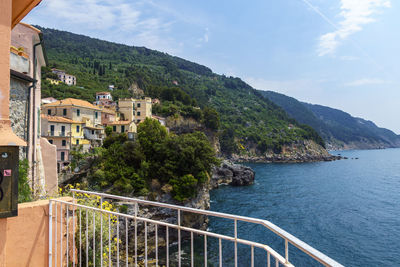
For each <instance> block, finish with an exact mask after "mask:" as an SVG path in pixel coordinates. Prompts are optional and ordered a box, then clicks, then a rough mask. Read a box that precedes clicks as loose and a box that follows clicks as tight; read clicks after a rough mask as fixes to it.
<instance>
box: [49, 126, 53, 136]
mask: <svg viewBox="0 0 400 267" xmlns="http://www.w3.org/2000/svg"><path fill="white" fill-rule="evenodd" d="M50 135H54V125H50Z"/></svg>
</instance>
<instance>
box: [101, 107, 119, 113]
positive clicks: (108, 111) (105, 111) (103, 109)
mask: <svg viewBox="0 0 400 267" xmlns="http://www.w3.org/2000/svg"><path fill="white" fill-rule="evenodd" d="M101 112H104V113H108V114H115V113H116V112H115V110H112V109H109V108H102V109H101Z"/></svg>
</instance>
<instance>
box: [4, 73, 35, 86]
mask: <svg viewBox="0 0 400 267" xmlns="http://www.w3.org/2000/svg"><path fill="white" fill-rule="evenodd" d="M10 75H11V77H12V78H15V79H19V80H22V81H24V82H27V83H31V82H34V81H35V80H34V79H32V78H31V77H29V76H28V75H26V74H24V73H21V72H18V71H15V70H10Z"/></svg>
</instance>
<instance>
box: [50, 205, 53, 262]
mask: <svg viewBox="0 0 400 267" xmlns="http://www.w3.org/2000/svg"><path fill="white" fill-rule="evenodd" d="M52 224H53V203H52V201H51V200H50V201H49V267H51V266H52V263H53V257H52V256H53V255H52V254H53V228H52Z"/></svg>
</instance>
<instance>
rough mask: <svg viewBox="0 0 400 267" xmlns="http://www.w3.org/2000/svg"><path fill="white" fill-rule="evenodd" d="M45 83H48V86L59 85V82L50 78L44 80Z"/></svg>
mask: <svg viewBox="0 0 400 267" xmlns="http://www.w3.org/2000/svg"><path fill="white" fill-rule="evenodd" d="M46 81H49V82H50V84H55V85H59V84H60V82H61V81H59V80H55V79H51V78H46Z"/></svg>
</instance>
